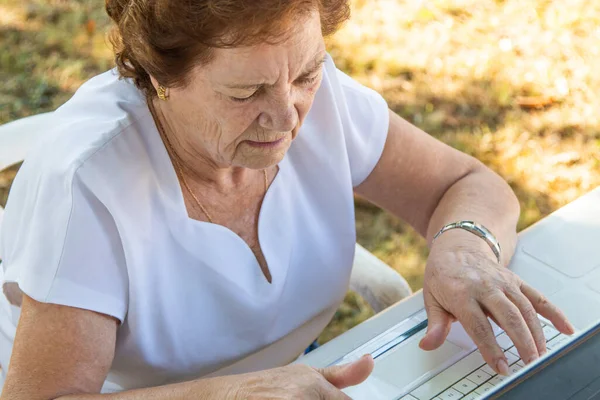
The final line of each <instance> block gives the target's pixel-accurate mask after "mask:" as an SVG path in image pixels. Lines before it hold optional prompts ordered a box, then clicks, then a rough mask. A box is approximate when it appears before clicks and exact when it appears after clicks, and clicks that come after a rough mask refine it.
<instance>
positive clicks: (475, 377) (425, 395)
mask: <svg viewBox="0 0 600 400" xmlns="http://www.w3.org/2000/svg"><path fill="white" fill-rule="evenodd" d="M542 327H543V328H542V329H543V331H544V336H545V337H546V347H547V348H548V351H552V350H554V349H556V348H558V347H561V346H562V345H563V344H564V343H565V342H567V341H568V340H569V339H570V337H569V336H566V335H563V334H561V333H560V332H558V331H557V330H556V329H554V328H553V327H552V326H550V325H547V324H545V323H544V322H542ZM496 340H497V341H498V344H499V345H500V347H501V348H502V350H504V354H505V355H506V359H507V360H508V365H509V367H508V369H509V371H510V374H511V375H512V374H515V373H517V372H518V371H519V370H520V369H522V368H523V367H524V366H525V364H524V363H523V361H521V358H520V357H519V353H518V352H517V349H516V348H515V347H514V345H513V342H512V340H510V338H509V337H508V335H507V334H506V333H504V332H502V333H501V334H499V335H498V336H496ZM506 378H507V377H506V376H502V375H498V374H496V372H494V370H493V369H492V368H491V367H490V366H488V365H487V364H486V363H485V361H484V360H483V357H482V355H481V353H480V352H479V350H476V351H474V352H472V353H470V354H469V355H467V356H466V357H464V358H463V359H461V360H460V361H458V362H457V363H456V364H453V365H451V366H450V367H448V368H447V369H445V370H444V371H442V372H440V373H439V374H438V375H436V376H434V377H433V378H431V379H430V380H428V381H427V382H425V383H423V384H422V385H421V386H419V387H417V388H416V389H414V390H413V391H411V392H410V394H407V395H405V396H403V397H401V398H400V399H399V400H432V399H433V400H457V399H463V400H473V399H479V398H481V397H483V396H484V395H485V394H486V393H487V392H489V391H490V390H492V389H493V388H494V386H496V385H499V384H500V383H501V382H502V381H503V380H504V379H506Z"/></svg>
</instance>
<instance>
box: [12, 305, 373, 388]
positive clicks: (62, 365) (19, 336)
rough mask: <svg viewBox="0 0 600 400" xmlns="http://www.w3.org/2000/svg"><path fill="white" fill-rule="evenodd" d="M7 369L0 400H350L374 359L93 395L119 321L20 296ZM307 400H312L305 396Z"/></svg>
mask: <svg viewBox="0 0 600 400" xmlns="http://www.w3.org/2000/svg"><path fill="white" fill-rule="evenodd" d="M21 307H22V308H21V317H20V319H19V325H18V327H17V333H16V338H15V343H14V346H13V352H12V357H11V360H10V368H9V370H8V374H7V377H6V382H5V383H4V388H3V390H2V396H1V397H0V400H9V399H10V400H21V399H26V400H49V399H57V400H75V399H89V400H94V399H98V400H102V399H105V398H107V399H116V400H117V399H118V400H121V399H122V400H136V399H145V400H152V399H167V400H169V399H213V398H218V399H225V398H227V399H238V398H239V399H246V398H251V397H255V398H268V397H277V398H290V399H291V398H313V397H314V398H327V399H348V398H349V397H348V396H346V395H345V394H343V393H342V392H341V391H340V390H339V389H342V388H344V387H347V386H351V385H356V384H358V383H360V382H362V381H363V380H365V379H366V378H367V376H368V375H369V374H370V373H371V371H372V369H373V360H372V359H371V358H370V357H364V358H362V359H360V360H359V361H356V362H354V363H353V364H350V365H347V366H342V367H330V368H327V369H322V370H317V369H314V368H311V367H307V366H303V365H289V366H286V367H281V368H274V369H270V370H266V371H260V372H256V373H248V374H241V375H230V376H224V377H217V378H210V379H197V380H193V381H188V382H183V383H176V384H171V385H165V386H157V387H151V388H145V389H137V390H131V391H124V392H120V393H113V394H106V395H103V394H99V392H100V389H101V388H102V385H103V383H104V380H105V379H106V375H107V374H108V371H109V369H110V366H111V364H112V361H113V357H114V351H115V343H116V336H117V326H118V321H117V320H116V319H115V318H113V317H110V316H107V315H104V314H99V313H96V312H93V311H88V310H83V309H79V308H74V307H67V306H60V305H56V304H46V303H40V302H38V301H36V300H33V299H32V298H30V297H29V296H27V295H23V304H22V306H21ZM309 396H310V397H309Z"/></svg>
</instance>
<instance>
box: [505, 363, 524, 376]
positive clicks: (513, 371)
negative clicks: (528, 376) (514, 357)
mask: <svg viewBox="0 0 600 400" xmlns="http://www.w3.org/2000/svg"><path fill="white" fill-rule="evenodd" d="M522 369H523V367H521V366H520V365H519V364H518V363H515V364H513V365H511V366H510V367H508V370H509V371H510V374H511V375H512V374H516V373H517V372H519V371H520V370H522Z"/></svg>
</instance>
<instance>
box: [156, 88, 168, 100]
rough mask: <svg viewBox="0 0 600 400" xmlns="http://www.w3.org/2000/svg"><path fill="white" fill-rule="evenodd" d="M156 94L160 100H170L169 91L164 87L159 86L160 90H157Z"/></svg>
mask: <svg viewBox="0 0 600 400" xmlns="http://www.w3.org/2000/svg"><path fill="white" fill-rule="evenodd" d="M156 94H157V95H158V98H159V99H161V100H167V99H168V98H169V89H167V88H166V87H164V86H163V85H158V88H157V89H156Z"/></svg>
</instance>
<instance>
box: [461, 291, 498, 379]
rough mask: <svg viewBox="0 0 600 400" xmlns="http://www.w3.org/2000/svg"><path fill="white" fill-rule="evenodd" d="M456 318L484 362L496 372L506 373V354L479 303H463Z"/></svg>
mask: <svg viewBox="0 0 600 400" xmlns="http://www.w3.org/2000/svg"><path fill="white" fill-rule="evenodd" d="M458 320H459V321H460V322H461V324H462V325H463V327H464V328H465V331H466V332H467V333H468V334H469V336H470V337H471V339H472V340H473V342H475V344H476V345H477V347H478V348H479V351H480V352H481V355H482V356H483V359H484V360H485V362H486V363H488V365H489V366H490V367H492V368H493V369H494V370H495V371H496V372H497V373H498V374H501V375H508V362H507V360H506V356H505V355H504V352H503V351H502V349H501V348H500V346H499V345H498V343H497V342H496V336H494V331H493V329H492V325H490V321H489V320H488V319H487V316H486V315H485V313H484V312H483V310H482V309H481V307H480V305H479V304H477V303H475V302H473V303H471V304H470V305H465V307H464V308H463V314H461V315H460V316H459V317H458Z"/></svg>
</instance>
